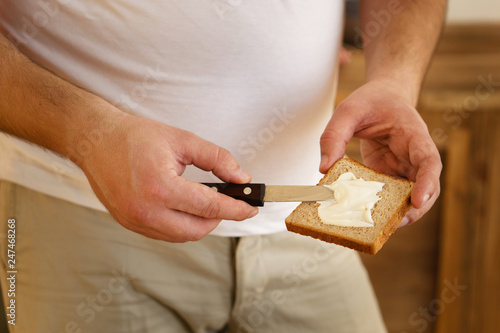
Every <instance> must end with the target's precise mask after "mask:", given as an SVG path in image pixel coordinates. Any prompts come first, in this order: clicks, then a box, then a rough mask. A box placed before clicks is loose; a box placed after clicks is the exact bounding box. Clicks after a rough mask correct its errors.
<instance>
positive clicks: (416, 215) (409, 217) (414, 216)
mask: <svg viewBox="0 0 500 333" xmlns="http://www.w3.org/2000/svg"><path fill="white" fill-rule="evenodd" d="M438 197H439V192H437V193H436V194H435V195H434V196H432V197H431V198H430V199H429V200H427V201H426V203H425V204H424V205H423V206H422V207H421V208H419V209H417V208H415V207H412V208H411V209H410V210H409V211H408V213H407V214H406V216H405V217H404V218H403V220H402V221H401V223H400V224H399V225H398V228H400V227H403V226H406V225H410V224H412V223H415V222H416V221H418V220H419V219H420V218H422V216H424V215H425V214H426V213H427V212H428V211H429V210H430V209H431V208H432V206H433V205H434V203H435V202H436V200H437V198H438Z"/></svg>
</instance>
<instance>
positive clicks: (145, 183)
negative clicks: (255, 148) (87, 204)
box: [78, 114, 258, 242]
mask: <svg viewBox="0 0 500 333" xmlns="http://www.w3.org/2000/svg"><path fill="white" fill-rule="evenodd" d="M110 115H111V114H110ZM117 118H118V119H119V120H118V122H115V124H116V126H115V127H113V128H114V129H113V131H112V132H111V133H108V134H106V136H105V138H104V139H103V140H102V142H101V143H99V144H98V145H95V146H93V147H92V150H91V151H90V152H89V153H88V154H86V156H85V157H84V158H82V160H81V161H80V162H78V164H79V166H80V167H81V168H82V170H83V171H84V172H85V174H86V176H87V178H88V180H89V182H90V184H91V186H92V188H93V190H94V192H95V193H96V194H97V196H98V198H99V199H100V200H101V202H102V203H103V204H104V206H105V207H106V208H107V209H108V210H109V212H110V213H111V215H113V217H114V218H115V219H116V220H117V221H118V222H119V223H120V224H121V225H122V226H124V227H125V228H127V229H130V230H132V231H134V232H137V233H139V234H142V235H144V236H147V237H150V238H154V239H161V240H165V241H170V242H185V241H194V240H199V239H201V238H202V237H204V236H205V235H207V234H208V233H209V232H210V231H212V230H213V229H214V228H215V227H216V226H217V225H218V223H219V222H220V221H221V219H226V220H238V221H240V220H244V219H247V218H250V217H252V216H254V215H255V214H257V213H258V209H257V208H255V207H251V206H250V205H248V204H246V203H245V202H243V201H239V200H235V199H232V198H230V197H228V196H225V195H222V194H220V193H217V192H215V191H213V190H212V189H210V188H209V187H207V186H205V185H202V184H198V183H194V182H189V181H187V180H185V179H184V178H182V177H181V175H182V173H183V172H184V170H185V167H186V166H187V165H190V164H193V165H195V166H196V167H198V168H200V169H203V170H206V171H212V172H213V173H214V174H215V175H216V176H217V177H219V178H220V179H221V180H223V181H226V182H233V183H246V182H249V181H250V180H251V178H250V175H248V174H247V173H246V172H245V171H243V170H242V169H241V167H240V166H239V165H238V163H237V162H236V160H235V159H234V158H233V157H232V155H231V154H230V153H229V152H228V151H227V150H225V149H223V148H221V147H218V146H217V145H215V144H213V143H211V142H208V141H206V140H203V139H201V138H200V137H198V136H196V135H195V134H193V133H191V132H187V131H184V130H180V129H178V128H175V127H171V126H168V125H165V124H162V123H159V122H156V121H153V120H148V119H144V118H138V117H134V116H129V115H126V116H123V115H122V116H120V117H117ZM113 120H114V121H116V118H115V119H113Z"/></svg>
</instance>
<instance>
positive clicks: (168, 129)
mask: <svg viewBox="0 0 500 333" xmlns="http://www.w3.org/2000/svg"><path fill="white" fill-rule="evenodd" d="M444 7H445V4H444V1H430V0H429V1H423V2H422V1H421V2H418V3H416V2H413V1H396V0H393V1H363V2H362V3H361V7H360V8H361V26H362V27H363V28H364V29H365V34H366V36H365V39H366V41H365V53H366V62H367V73H366V78H367V83H366V84H365V85H363V86H362V87H360V88H359V89H358V90H356V91H355V92H354V93H353V94H352V95H351V96H349V97H348V98H347V99H346V100H344V101H343V102H342V103H341V104H340V105H339V106H338V108H337V109H336V111H335V113H334V114H333V116H332V114H331V110H332V108H333V100H334V91H335V81H336V70H337V66H336V57H337V54H338V50H339V44H340V34H341V23H342V15H343V7H342V3H341V2H340V1H332V0H329V1H327V0H323V1H315V2H310V3H306V2H300V3H299V2H294V1H291V2H265V3H264V2H262V3H255V2H251V1H237V2H235V1H222V0H221V1H207V2H201V3H200V2H199V1H182V2H171V3H160V4H149V3H148V4H146V3H136V2H133V1H127V0H120V1H105V2H103V1H96V0H94V1H85V2H82V1H76V0H74V1H64V2H63V1H48V0H47V1H40V2H31V1H27V0H25V1H22V0H21V1H19V0H16V1H2V3H1V7H0V8H1V9H0V13H1V26H2V32H3V36H2V37H1V44H0V45H1V46H0V54H1V59H2V60H1V67H0V71H1V78H0V80H1V81H0V87H1V92H0V110H1V115H0V129H1V130H2V131H3V132H5V133H7V134H8V135H4V136H2V137H1V141H0V145H1V146H2V154H3V155H4V156H2V168H1V171H0V172H1V174H0V176H1V178H2V179H3V180H4V181H2V182H1V183H0V184H1V185H0V191H1V192H2V196H1V201H2V202H1V209H2V219H3V220H2V221H3V222H2V223H4V224H5V227H4V229H3V230H4V231H5V234H7V233H8V230H7V229H8V228H11V226H12V225H15V229H16V240H15V244H16V247H15V251H16V260H17V261H16V266H15V268H16V270H17V272H18V273H16V274H17V275H16V276H15V278H16V291H15V294H16V296H15V304H16V308H15V326H14V325H10V326H9V327H10V329H11V331H12V332H214V331H230V332H278V331H286V332H295V331H296V332H304V331H315V332H332V331H335V332H382V331H384V330H385V328H384V325H383V322H382V320H381V317H380V314H379V311H378V309H377V305H376V301H375V300H374V297H373V292H372V290H371V287H370V285H369V282H368V279H367V276H366V273H365V272H364V270H363V268H362V266H361V264H360V262H359V258H358V257H357V256H356V254H355V253H353V252H352V251H350V250H347V249H343V248H340V247H338V246H335V245H329V244H324V243H322V242H319V241H316V240H313V239H309V238H306V237H301V236H299V235H294V234H291V233H287V232H285V231H284V229H285V227H284V223H283V220H284V217H285V216H286V215H287V214H288V213H289V212H290V211H291V210H292V208H293V207H294V206H295V205H294V204H291V205H289V204H274V205H267V204H266V207H264V208H262V209H261V211H260V212H258V210H257V209H256V208H254V207H251V206H249V205H247V204H245V203H243V202H240V201H237V200H234V199H231V198H228V197H225V196H223V195H221V194H218V193H215V192H213V191H211V190H210V189H209V188H207V187H205V186H203V185H201V184H198V183H197V182H200V181H213V180H214V178H215V177H214V176H213V175H215V176H216V177H218V178H220V179H221V180H222V181H227V182H235V183H245V182H249V181H250V180H251V177H250V175H252V177H253V179H254V180H255V181H259V182H265V183H275V184H286V183H291V184H292V183H293V184H299V183H303V184H312V183H315V182H317V180H318V174H317V173H316V170H317V168H318V162H320V163H319V169H320V171H321V172H326V171H327V170H328V168H329V167H330V166H331V165H332V164H333V163H334V162H335V161H336V160H337V159H338V158H340V157H342V156H343V154H344V151H345V146H346V143H347V142H348V141H349V140H350V139H351V137H353V136H356V137H359V138H361V139H362V146H361V148H362V154H363V158H364V161H365V163H366V164H367V165H369V166H371V167H373V168H375V169H377V170H380V171H382V172H385V173H389V174H395V175H400V176H406V177H408V178H409V179H412V180H415V181H416V185H415V187H414V189H413V192H412V204H413V206H414V209H412V210H411V211H410V213H409V214H408V215H407V217H406V218H405V220H404V223H411V222H414V221H416V220H417V219H418V218H420V217H421V216H422V215H423V214H424V213H425V212H426V211H428V210H429V209H430V207H431V206H432V204H433V203H434V202H435V200H436V198H437V196H438V195H439V174H440V171H441V163H440V160H439V155H438V152H437V149H436V147H435V146H434V144H433V142H432V140H431V138H430V137H429V134H428V132H427V129H426V126H425V124H424V123H423V121H422V119H421V118H420V116H419V115H418V113H417V111H416V110H415V104H416V102H417V97H418V93H419V88H420V85H421V82H422V80H423V77H424V74H425V71H426V68H427V66H428V63H429V61H430V58H431V54H432V50H433V48H434V46H435V44H436V41H437V38H438V35H439V31H440V28H441V25H442V20H443V13H444ZM367 36H368V37H369V42H367V41H368V38H366V37H367ZM325 126H326V128H325ZM14 137H17V138H19V139H16V138H14ZM20 139H22V140H20ZM318 141H319V142H320V145H318ZM33 144H36V145H38V146H40V147H43V148H45V149H41V148H38V147H37V146H35V145H33ZM318 157H321V160H319V159H318ZM68 160H71V161H72V162H73V163H74V164H73V163H70V162H69V161H68ZM203 170H205V171H211V172H212V174H213V175H212V174H210V173H207V172H205V171H203ZM89 185H90V186H89ZM90 188H91V189H92V190H93V193H95V195H94V194H93V193H92V191H91V189H90ZM97 198H98V199H97ZM101 203H102V204H101ZM108 212H109V213H108ZM257 213H259V214H257ZM9 219H11V220H12V219H13V220H15V221H16V222H15V224H12V223H11V224H7V223H6V222H5V221H7V220H9ZM221 220H222V222H221ZM116 221H117V222H118V223H116ZM235 221H241V222H235ZM120 225H121V226H120ZM123 227H125V228H123ZM11 229H12V228H11ZM144 236H145V237H144ZM7 246H8V242H7V241H6V238H4V239H3V240H2V248H1V251H2V252H1V254H2V258H3V259H2V260H3V263H4V266H5V265H7V264H8V259H9V258H8V257H7V255H8V247H7ZM4 274H6V270H4ZM6 281H7V280H6V279H5V278H2V289H3V290H6V289H8V288H9V286H8V285H7V282H6ZM3 296H4V303H5V304H6V305H7V306H8V305H9V304H10V302H11V300H12V299H14V298H13V297H11V296H9V295H8V294H6V293H4V295H3ZM28 317H29V319H28Z"/></svg>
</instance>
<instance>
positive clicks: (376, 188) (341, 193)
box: [318, 172, 385, 227]
mask: <svg viewBox="0 0 500 333" xmlns="http://www.w3.org/2000/svg"><path fill="white" fill-rule="evenodd" d="M384 185H385V184H384V183H380V182H375V181H365V180H363V179H362V178H359V179H358V178H356V176H354V174H353V173H352V172H346V173H343V174H342V175H340V177H339V178H338V179H337V180H336V181H334V182H333V183H331V184H330V185H324V186H326V187H329V188H331V189H332V190H333V191H334V196H335V200H327V201H320V202H319V204H320V205H319V207H318V215H319V217H320V219H321V222H323V223H325V224H333V225H337V226H343V227H373V224H374V222H373V219H372V214H371V210H372V208H373V206H375V203H376V202H377V201H379V200H380V199H381V198H380V197H379V196H378V195H377V193H378V192H380V191H381V190H382V188H383V187H384Z"/></svg>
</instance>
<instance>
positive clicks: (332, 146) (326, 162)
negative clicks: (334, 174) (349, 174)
mask: <svg viewBox="0 0 500 333" xmlns="http://www.w3.org/2000/svg"><path fill="white" fill-rule="evenodd" d="M354 128H355V121H354V117H350V116H349V114H347V113H346V112H342V111H341V110H340V109H337V110H336V111H335V112H334V114H333V115H332V118H331V119H330V121H329V122H328V124H327V126H326V128H325V131H324V132H323V134H322V135H321V139H320V146H321V163H320V166H319V171H320V172H322V173H326V172H328V169H330V167H331V166H332V165H333V163H334V162H335V161H337V160H338V159H339V158H342V157H343V156H344V154H345V149H346V145H347V143H348V142H349V141H350V140H351V138H352V136H353V133H354Z"/></svg>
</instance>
